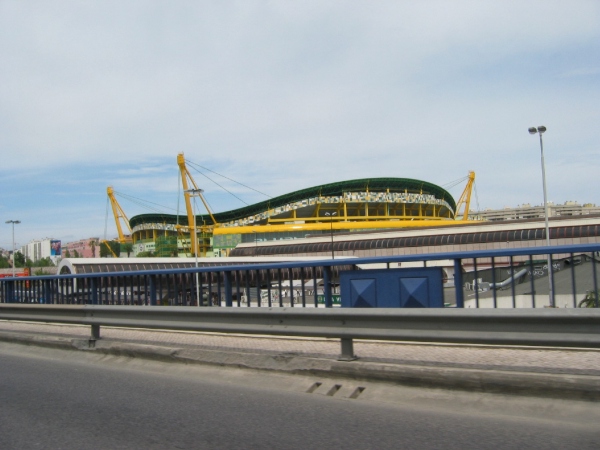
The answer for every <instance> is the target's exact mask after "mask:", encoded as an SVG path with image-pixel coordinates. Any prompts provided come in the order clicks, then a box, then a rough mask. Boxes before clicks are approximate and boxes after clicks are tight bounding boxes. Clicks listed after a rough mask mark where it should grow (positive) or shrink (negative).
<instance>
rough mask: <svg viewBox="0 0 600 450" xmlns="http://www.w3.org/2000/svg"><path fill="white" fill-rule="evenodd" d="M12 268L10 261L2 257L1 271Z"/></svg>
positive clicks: (0, 258) (0, 260)
mask: <svg viewBox="0 0 600 450" xmlns="http://www.w3.org/2000/svg"><path fill="white" fill-rule="evenodd" d="M9 267H10V263H9V262H8V259H7V258H5V257H4V256H0V269H8V268H9Z"/></svg>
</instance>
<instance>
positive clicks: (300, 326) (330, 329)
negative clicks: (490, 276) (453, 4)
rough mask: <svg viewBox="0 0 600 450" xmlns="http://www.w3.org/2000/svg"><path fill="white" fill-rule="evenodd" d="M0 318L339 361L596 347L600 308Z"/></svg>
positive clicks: (164, 311) (3, 310) (183, 311)
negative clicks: (329, 352)
mask: <svg viewBox="0 0 600 450" xmlns="http://www.w3.org/2000/svg"><path fill="white" fill-rule="evenodd" d="M0 319H4V320H21V321H35V322H47V323H63V324H79V325H89V326H91V337H90V346H93V345H94V344H95V341H96V340H98V339H100V327H102V326H117V327H126V328H150V329H162V330H185V331H197V332H219V333H241V334H261V335H280V336H300V337H322V338H335V339H340V342H341V352H340V357H339V359H340V360H344V361H350V360H353V359H356V356H355V354H354V350H353V340H354V339H374V340H385V341H408V342H436V343H453V344H490V345H519V346H550V347H581V348H600V309H593V310H583V309H578V310H573V309H543V310H532V309H520V310H519V309H478V310H477V309H450V308H447V309H403V308H373V309H353V308H331V309H309V308H236V309H231V308H219V307H206V308H187V307H164V308H155V307H149V306H91V305H85V306H76V305H75V306H74V305H70V306H62V305H18V304H12V305H11V304H4V305H0Z"/></svg>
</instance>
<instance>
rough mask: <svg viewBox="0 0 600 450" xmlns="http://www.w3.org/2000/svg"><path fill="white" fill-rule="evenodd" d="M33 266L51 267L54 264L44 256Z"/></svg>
mask: <svg viewBox="0 0 600 450" xmlns="http://www.w3.org/2000/svg"><path fill="white" fill-rule="evenodd" d="M35 266H36V267H53V266H54V262H53V261H52V259H51V258H50V257H49V256H46V257H45V258H42V259H40V260H39V261H37V262H36V263H35Z"/></svg>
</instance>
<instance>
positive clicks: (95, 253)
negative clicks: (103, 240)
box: [62, 237, 100, 258]
mask: <svg viewBox="0 0 600 450" xmlns="http://www.w3.org/2000/svg"><path fill="white" fill-rule="evenodd" d="M62 257H63V258H99V257H100V238H97V237H91V238H87V239H81V240H79V241H75V242H68V243H66V244H65V245H64V246H63V249H62Z"/></svg>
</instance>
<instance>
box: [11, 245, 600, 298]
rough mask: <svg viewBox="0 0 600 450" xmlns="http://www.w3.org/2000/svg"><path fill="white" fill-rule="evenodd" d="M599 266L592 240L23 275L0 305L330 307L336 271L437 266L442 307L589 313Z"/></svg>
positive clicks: (337, 277) (337, 291)
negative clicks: (556, 309)
mask: <svg viewBox="0 0 600 450" xmlns="http://www.w3.org/2000/svg"><path fill="white" fill-rule="evenodd" d="M507 245H508V244H507ZM511 245H514V243H512V244H511ZM548 255H551V257H550V263H551V266H552V267H551V270H552V275H553V276H552V277H549V276H548V269H549V267H548ZM224 261H225V260H224ZM599 264H600V244H581V245H571V246H553V247H532V248H504V249H498V250H491V251H489V250H486V251H469V252H449V253H432V254H420V255H402V256H386V257H373V258H345V259H334V260H315V261H309V262H307V261H301V262H287V263H269V264H265V263H260V264H240V265H227V266H225V265H224V266H220V267H219V266H213V267H198V268H185V269H162V270H144V271H123V272H111V273H93V274H69V275H55V276H30V277H18V278H2V279H0V303H28V304H31V303H39V304H62V305H70V304H73V305H132V306H133V305H156V306H158V305H164V306H190V307H193V306H200V307H201V306H223V307H306V308H319V307H323V308H331V307H335V306H338V305H339V304H340V285H339V282H340V274H342V273H344V272H347V271H351V270H370V269H389V270H398V269H404V268H412V269H414V268H418V267H429V268H430V267H439V268H440V269H441V270H442V271H443V274H444V275H443V289H442V293H443V294H442V295H443V297H444V298H443V302H442V304H443V305H445V306H446V307H456V308H542V307H549V306H556V307H561V308H564V307H567V308H577V307H584V306H585V307H598V306H599V305H598V293H599V291H600V289H599V286H598V284H599V281H598V280H599V279H600V276H599V273H598V266H599ZM551 292H552V295H550V293H551Z"/></svg>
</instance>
